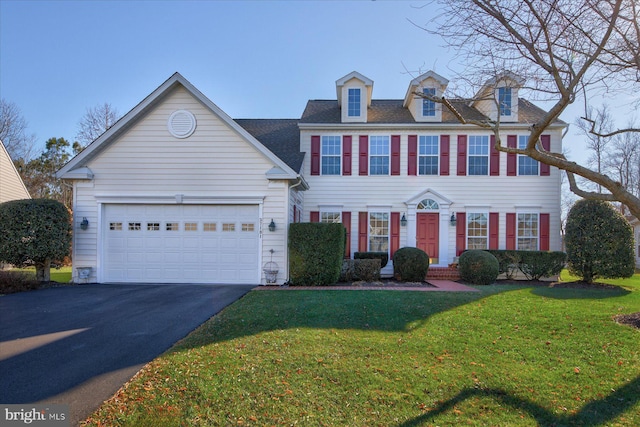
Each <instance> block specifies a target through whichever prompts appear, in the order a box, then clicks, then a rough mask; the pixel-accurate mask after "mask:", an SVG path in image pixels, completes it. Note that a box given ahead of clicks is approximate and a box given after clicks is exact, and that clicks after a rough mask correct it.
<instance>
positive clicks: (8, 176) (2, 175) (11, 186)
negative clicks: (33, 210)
mask: <svg viewBox="0 0 640 427" xmlns="http://www.w3.org/2000/svg"><path fill="white" fill-rule="evenodd" d="M30 198H31V196H30V195H29V191H28V190H27V187H25V185H24V182H22V178H20V174H19V173H18V171H17V170H16V167H15V166H14V164H13V161H11V157H9V153H8V152H7V149H6V148H5V147H4V144H3V143H2V141H0V203H3V202H8V201H9V200H20V199H30Z"/></svg>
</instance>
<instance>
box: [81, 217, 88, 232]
mask: <svg viewBox="0 0 640 427" xmlns="http://www.w3.org/2000/svg"><path fill="white" fill-rule="evenodd" d="M80 228H81V229H83V230H86V229H87V228H89V220H88V219H87V217H86V216H85V217H83V218H82V222H81V223H80Z"/></svg>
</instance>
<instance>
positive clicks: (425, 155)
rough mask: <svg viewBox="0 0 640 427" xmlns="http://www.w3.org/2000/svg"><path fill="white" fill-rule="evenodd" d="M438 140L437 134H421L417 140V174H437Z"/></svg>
mask: <svg viewBox="0 0 640 427" xmlns="http://www.w3.org/2000/svg"><path fill="white" fill-rule="evenodd" d="M439 148H440V141H439V137H438V136H437V135H429V136H425V135H421V136H420V139H419V141H418V174H420V175H438V162H439V159H440V158H439Z"/></svg>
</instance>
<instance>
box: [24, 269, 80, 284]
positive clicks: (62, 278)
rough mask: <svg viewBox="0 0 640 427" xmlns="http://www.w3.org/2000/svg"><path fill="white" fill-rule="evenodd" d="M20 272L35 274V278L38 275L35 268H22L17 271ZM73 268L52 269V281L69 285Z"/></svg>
mask: <svg viewBox="0 0 640 427" xmlns="http://www.w3.org/2000/svg"><path fill="white" fill-rule="evenodd" d="M16 270H19V271H27V272H29V273H33V274H34V276H35V274H36V269H35V267H30V268H20V269H18V268H17V269H16ZM71 272H72V270H71V266H68V267H60V268H52V269H51V281H52V282H58V283H69V282H70V281H71Z"/></svg>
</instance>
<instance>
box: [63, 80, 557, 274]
mask: <svg viewBox="0 0 640 427" xmlns="http://www.w3.org/2000/svg"><path fill="white" fill-rule="evenodd" d="M522 83H523V82H522V81H520V80H519V79H518V77H517V76H514V75H510V74H505V75H503V76H502V77H500V78H498V79H494V80H491V81H488V82H487V84H486V85H485V86H484V87H483V88H482V90H481V91H480V92H479V93H478V96H476V97H474V101H469V100H455V99H453V100H450V101H451V103H452V105H453V106H454V107H455V108H456V110H457V112H458V113H459V114H461V115H462V116H463V117H465V118H467V119H476V120H485V119H493V120H497V119H499V120H500V123H501V125H500V129H501V132H502V133H501V140H502V141H503V143H505V144H507V145H509V146H523V145H524V144H526V140H527V136H528V134H529V127H530V126H531V125H532V124H534V123H536V122H537V121H538V120H539V118H540V117H541V116H542V114H543V111H542V110H540V109H539V108H538V107H536V106H534V105H533V104H531V103H530V102H528V101H526V100H524V99H522V98H519V93H518V91H519V88H520V87H521V86H522ZM447 84H448V81H447V79H445V78H444V77H442V76H439V75H438V74H436V73H434V72H427V73H425V74H423V75H421V76H419V77H417V78H415V79H413V80H412V81H411V82H409V86H408V88H407V91H406V93H405V94H404V97H403V98H398V99H390V100H386V99H385V100H377V99H375V98H374V97H373V81H372V80H371V79H370V78H368V77H365V76H364V75H362V74H360V73H357V72H352V73H350V74H348V75H346V76H345V77H343V78H341V79H338V80H337V81H336V99H332V100H311V101H309V102H308V104H307V106H306V108H305V110H304V112H303V113H302V116H301V117H300V118H299V119H281V120H274V119H236V120H234V119H232V118H230V117H229V116H228V115H227V114H226V113H224V112H223V111H222V110H221V109H220V108H219V107H217V106H216V105H215V104H214V103H213V102H212V101H210V100H209V99H208V98H206V97H205V96H204V95H203V94H202V93H201V92H199V91H198V90H197V89H196V88H195V87H193V85H191V84H190V83H189V82H188V81H187V80H186V79H184V77H182V76H181V75H180V74H177V73H176V74H175V75H174V76H172V77H171V78H170V79H169V80H167V81H166V82H164V83H163V84H162V85H161V86H160V87H159V88H157V89H156V90H155V91H154V92H153V93H152V94H150V95H149V96H148V97H147V98H145V99H144V100H143V101H142V102H141V103H140V104H139V105H138V106H136V107H135V108H134V109H133V110H131V111H130V112H129V113H128V114H127V115H125V117H123V118H122V119H121V120H120V121H119V122H118V123H116V125H114V126H113V127H112V128H110V129H109V130H108V131H107V132H105V134H104V135H102V136H101V137H99V138H98V139H97V140H96V141H94V142H93V143H92V144H91V145H90V146H89V147H87V149H85V150H84V151H83V152H82V153H81V154H79V155H78V156H76V157H75V158H74V159H72V160H71V161H70V162H69V163H68V164H67V165H65V166H64V167H63V168H62V169H61V170H60V171H59V173H58V176H60V177H62V178H65V179H67V180H69V181H71V182H72V183H73V186H74V218H75V223H76V226H75V228H76V232H75V233H74V245H73V262H74V266H75V267H88V268H90V269H91V270H90V276H89V280H90V281H95V282H130V283H138V282H141V283H145V282H169V283H170V282H176V283H245V284H246V283H248V284H254V283H255V284H260V283H263V284H264V283H266V276H265V273H264V271H263V267H264V265H265V264H266V263H267V262H271V261H273V262H275V263H277V265H278V273H277V277H276V283H283V282H285V281H286V280H287V279H288V254H287V239H288V225H289V224H290V223H292V222H299V221H324V222H341V223H342V224H344V225H345V227H346V229H347V232H348V240H347V248H346V253H345V256H346V257H352V256H353V253H354V252H358V251H386V252H388V253H389V255H390V257H391V258H393V254H394V253H395V251H396V250H397V249H398V248H401V247H404V246H416V247H419V248H421V249H423V250H425V252H427V254H429V256H430V258H431V263H432V265H434V266H447V265H448V264H450V263H452V262H453V261H454V259H455V258H456V257H457V256H458V255H459V254H460V253H461V252H462V251H463V250H465V249H473V248H479V249H524V250H559V249H560V172H559V171H558V170H556V169H554V168H549V167H548V166H546V165H543V164H538V163H537V162H536V161H533V160H532V159H530V158H529V157H526V156H518V155H511V154H506V153H501V152H498V151H497V150H495V148H494V136H493V135H492V134H491V133H490V132H489V131H487V130H483V129H481V128H479V127H477V126H474V125H462V124H460V122H459V120H458V119H457V118H456V117H455V115H453V114H452V113H451V112H450V111H449V110H448V109H447V108H443V106H442V105H441V104H439V103H435V102H433V101H429V100H425V99H424V98H421V97H418V96H416V94H415V93H416V92H422V93H428V94H430V95H434V96H441V95H442V94H443V93H444V92H445V90H446V87H447ZM400 95H401V94H400ZM565 127H566V125H565V124H564V123H563V122H557V123H555V124H554V125H552V126H551V127H550V128H549V129H548V132H546V133H545V134H544V135H543V136H542V138H541V143H542V145H543V146H544V147H545V148H546V149H548V150H551V151H554V152H561V151H562V131H563V129H564V128H565ZM85 218H86V220H87V221H86V222H85V225H87V223H88V226H87V227H85V228H82V227H81V223H82V221H83V220H84V219H85ZM392 268H393V267H392V262H390V263H389V265H388V266H387V267H386V271H383V273H390V272H391V271H392ZM75 271H76V270H75V269H74V275H75V274H76V273H75ZM85 271H86V270H85Z"/></svg>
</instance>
